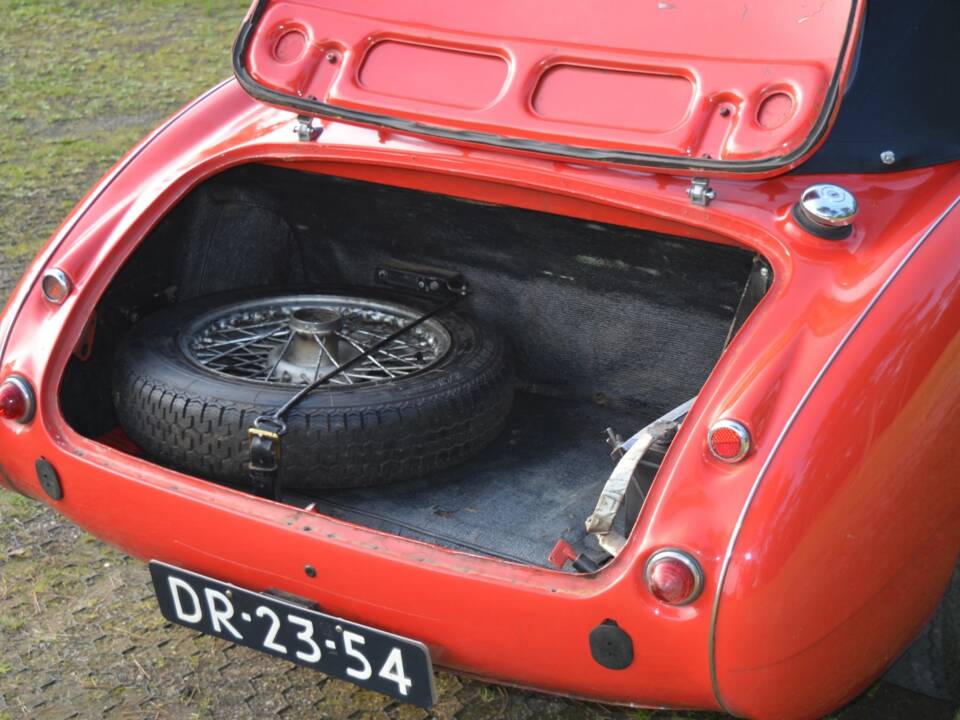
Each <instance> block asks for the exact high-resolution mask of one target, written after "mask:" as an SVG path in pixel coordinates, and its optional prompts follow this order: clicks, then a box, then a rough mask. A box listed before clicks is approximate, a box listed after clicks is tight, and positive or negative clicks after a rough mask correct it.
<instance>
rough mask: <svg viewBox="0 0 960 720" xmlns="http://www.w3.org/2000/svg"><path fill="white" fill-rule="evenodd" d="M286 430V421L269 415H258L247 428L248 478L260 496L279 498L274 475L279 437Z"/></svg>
mask: <svg viewBox="0 0 960 720" xmlns="http://www.w3.org/2000/svg"><path fill="white" fill-rule="evenodd" d="M286 431H287V425H286V423H284V422H283V421H282V420H279V419H277V418H275V417H269V416H261V417H258V418H257V419H256V420H254V421H253V426H252V427H250V428H249V429H248V430H247V437H248V438H249V439H250V464H249V465H248V469H249V471H250V480H251V482H252V484H253V486H254V488H255V489H256V492H257V494H258V495H261V496H262V497H272V498H274V499H279V496H280V490H281V486H280V483H279V481H278V479H277V477H276V476H277V471H278V470H279V469H280V437H281V436H282V435H283V434H284V433H285V432H286Z"/></svg>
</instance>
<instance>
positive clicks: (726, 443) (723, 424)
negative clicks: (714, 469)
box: [707, 420, 750, 463]
mask: <svg viewBox="0 0 960 720" xmlns="http://www.w3.org/2000/svg"><path fill="white" fill-rule="evenodd" d="M707 445H708V446H709V448H710V452H711V453H712V454H713V456H714V457H715V458H717V459H718V460H723V462H728V463H735V462H739V461H740V460H742V459H743V458H744V457H745V456H746V454H747V453H748V452H749V451H750V432H749V431H748V430H747V428H746V427H744V425H743V423H740V422H737V421H736V420H717V422H715V423H714V424H713V425H711V426H710V431H709V432H708V433H707Z"/></svg>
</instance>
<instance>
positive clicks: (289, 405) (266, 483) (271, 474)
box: [247, 291, 466, 500]
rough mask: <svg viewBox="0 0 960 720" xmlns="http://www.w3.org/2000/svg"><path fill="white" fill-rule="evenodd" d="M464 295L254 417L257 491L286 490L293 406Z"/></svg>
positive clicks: (252, 473)
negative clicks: (283, 468) (286, 443)
mask: <svg viewBox="0 0 960 720" xmlns="http://www.w3.org/2000/svg"><path fill="white" fill-rule="evenodd" d="M464 297H466V291H464V292H463V293H461V294H458V295H454V296H453V297H451V298H450V299H449V300H447V301H446V302H443V303H441V304H439V305H437V306H436V307H434V308H433V309H432V310H429V311H428V312H426V313H424V314H423V315H421V316H420V317H418V318H417V319H416V320H413V321H411V322H410V323H408V324H407V325H404V326H403V327H402V328H400V329H399V330H395V331H394V332H392V333H390V334H389V335H388V336H387V337H385V338H383V339H382V340H379V341H378V342H376V343H374V344H373V345H371V346H370V347H369V348H367V349H366V350H364V351H363V352H362V353H360V354H359V355H357V356H356V357H354V358H351V359H350V360H348V361H346V362H345V363H343V364H341V365H340V366H339V367H336V368H334V369H333V370H331V371H330V372H328V373H327V374H326V375H323V376H322V377H320V378H318V379H316V380H314V381H313V382H312V383H310V384H309V385H306V386H304V387H302V388H300V389H299V390H298V391H297V392H296V393H294V395H293V396H292V397H291V398H290V399H289V400H287V402H286V403H284V405H283V406H282V407H280V408H278V409H277V410H275V411H274V412H273V413H270V414H269V415H261V416H260V417H258V418H257V419H256V420H254V421H253V427H251V428H250V429H249V430H247V437H248V438H249V441H250V464H249V465H248V470H249V478H250V484H251V485H252V486H253V489H254V492H256V494H257V495H260V496H261V497H269V498H272V499H274V500H279V499H280V496H281V493H282V491H283V486H282V483H281V482H280V479H279V476H280V473H279V470H280V458H281V453H280V445H281V438H282V437H283V436H284V434H286V432H287V423H286V421H285V420H284V418H286V417H287V415H288V414H289V413H290V411H291V410H293V408H295V407H296V406H297V404H298V403H300V401H302V400H303V399H304V398H305V397H307V396H308V395H309V394H310V393H311V392H313V391H314V390H316V389H317V388H318V387H320V386H321V385H323V384H325V383H327V382H329V381H330V380H331V379H332V378H334V377H336V376H337V375H339V374H340V373H342V372H343V371H344V370H348V369H350V368H351V367H353V366H354V365H356V364H357V363H359V362H361V361H363V360H365V359H366V358H368V357H369V356H370V355H372V354H373V353H375V352H377V351H379V350H380V349H382V348H384V347H386V346H387V345H389V344H390V343H392V342H393V341H394V340H396V339H397V338H399V337H401V336H402V335H403V334H404V333H406V332H409V331H410V330H413V328H415V327H417V326H418V325H420V324H422V323H424V322H426V321H427V320H429V319H430V318H432V317H434V316H435V315H439V314H440V313H442V312H445V311H446V310H449V309H450V308H452V307H453V306H454V305H456V304H457V303H459V302H460V301H461V300H462V299H463V298H464Z"/></svg>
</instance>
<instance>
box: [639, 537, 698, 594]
mask: <svg viewBox="0 0 960 720" xmlns="http://www.w3.org/2000/svg"><path fill="white" fill-rule="evenodd" d="M644 574H645V575H646V580H647V588H648V589H649V590H650V592H651V594H652V595H653V596H654V597H655V598H656V599H657V600H660V601H661V602H664V603H667V604H668V605H687V604H689V603H692V602H693V601H694V600H696V599H697V598H698V597H699V596H700V592H701V591H702V590H703V571H701V570H700V565H699V564H697V561H696V560H694V559H693V558H692V557H690V556H689V555H687V553H685V552H682V551H680V550H659V551H657V552H655V553H654V554H653V555H651V556H650V559H649V560H648V561H647V566H646V569H645V571H644Z"/></svg>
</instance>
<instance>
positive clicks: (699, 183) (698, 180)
mask: <svg viewBox="0 0 960 720" xmlns="http://www.w3.org/2000/svg"><path fill="white" fill-rule="evenodd" d="M687 195H688V196H689V197H690V202H692V203H693V204H694V205H700V206H701V207H706V206H707V205H709V204H710V201H711V200H713V199H714V198H715V197H717V191H716V190H714V189H713V188H712V187H710V179H709V178H702V177H695V178H690V187H688V188H687Z"/></svg>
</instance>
